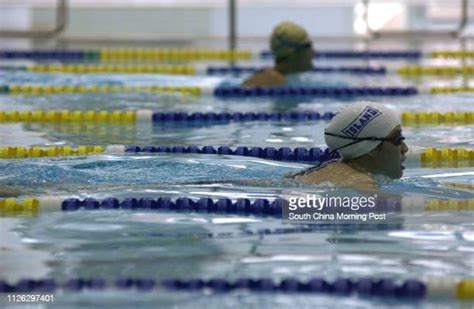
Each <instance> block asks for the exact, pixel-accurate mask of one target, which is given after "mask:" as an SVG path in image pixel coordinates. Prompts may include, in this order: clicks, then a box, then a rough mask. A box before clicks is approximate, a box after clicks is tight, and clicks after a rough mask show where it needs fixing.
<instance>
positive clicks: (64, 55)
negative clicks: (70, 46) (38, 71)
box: [0, 50, 99, 61]
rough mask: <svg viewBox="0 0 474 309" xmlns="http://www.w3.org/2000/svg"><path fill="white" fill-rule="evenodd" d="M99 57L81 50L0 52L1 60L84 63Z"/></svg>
mask: <svg viewBox="0 0 474 309" xmlns="http://www.w3.org/2000/svg"><path fill="white" fill-rule="evenodd" d="M98 57H99V54H98V52H93V51H92V52H91V51H81V50H0V59H30V60H63V61H83V60H93V59H98Z"/></svg>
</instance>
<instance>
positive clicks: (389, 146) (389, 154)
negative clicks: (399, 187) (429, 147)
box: [374, 125, 408, 179]
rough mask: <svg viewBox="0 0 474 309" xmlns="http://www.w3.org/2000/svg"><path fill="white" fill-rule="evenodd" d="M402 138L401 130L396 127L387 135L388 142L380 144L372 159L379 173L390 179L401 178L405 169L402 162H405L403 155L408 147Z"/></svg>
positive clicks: (399, 127)
mask: <svg viewBox="0 0 474 309" xmlns="http://www.w3.org/2000/svg"><path fill="white" fill-rule="evenodd" d="M402 137H403V136H402V128H401V126H400V125H398V126H396V127H395V128H394V129H393V130H392V131H391V132H390V134H389V135H387V138H389V139H390V141H384V142H382V145H381V146H380V148H379V151H377V154H376V157H375V158H374V159H375V161H374V164H375V165H376V166H377V167H378V169H379V170H380V172H381V173H382V174H384V175H386V176H388V177H390V178H392V179H398V178H400V177H402V175H403V170H404V169H405V167H404V166H403V161H405V160H406V156H405V154H406V153H407V152H408V146H407V144H405V142H404V141H403V140H402Z"/></svg>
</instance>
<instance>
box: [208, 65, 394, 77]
mask: <svg viewBox="0 0 474 309" xmlns="http://www.w3.org/2000/svg"><path fill="white" fill-rule="evenodd" d="M262 69H265V67H250V66H246V67H240V66H233V67H218V66H215V67H214V66H211V67H209V68H207V70H206V74H207V75H224V74H232V75H239V74H253V73H255V72H257V71H260V70H262ZM310 72H313V73H347V74H355V75H359V74H360V75H384V74H386V73H387V70H386V68H385V67H383V66H380V67H370V66H341V67H335V66H334V67H329V66H328V67H318V66H316V67H313V68H312V69H311V70H310Z"/></svg>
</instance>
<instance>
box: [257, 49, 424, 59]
mask: <svg viewBox="0 0 474 309" xmlns="http://www.w3.org/2000/svg"><path fill="white" fill-rule="evenodd" d="M422 56H423V54H422V52H421V51H417V50H407V51H381V50H379V51H377V50H372V51H353V50H332V51H331V50H326V51H324V50H321V51H320V50H318V51H315V52H314V55H313V57H314V58H323V59H384V60H390V59H409V60H416V59H420V58H421V57H422ZM260 57H261V58H264V59H268V58H272V57H273V56H272V53H271V52H270V51H262V52H261V53H260Z"/></svg>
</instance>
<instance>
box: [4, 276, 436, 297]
mask: <svg viewBox="0 0 474 309" xmlns="http://www.w3.org/2000/svg"><path fill="white" fill-rule="evenodd" d="M428 287H429V283H428V284H427V283H425V282H422V281H420V280H416V279H407V280H404V281H400V282H398V281H395V280H393V279H391V278H361V279H349V278H336V279H334V280H326V279H324V278H320V277H313V278H309V279H308V280H300V279H298V278H294V277H289V278H285V279H282V280H280V281H275V280H273V279H271V278H249V277H244V278H237V279H234V280H229V279H226V278H219V277H215V278H206V279H201V278H196V279H183V278H166V279H162V280H156V279H153V278H134V277H122V278H118V279H116V280H112V281H107V280H105V279H103V278H72V279H67V280H64V281H57V280H54V279H29V278H25V279H20V280H18V281H17V282H16V283H9V282H7V281H6V280H0V293H33V292H35V293H39V292H41V293H53V292H56V291H59V290H63V291H66V292H70V293H71V292H72V293H74V292H77V293H79V292H82V291H85V290H90V291H104V290H122V291H124V290H131V291H141V292H151V291H155V290H157V289H163V290H166V291H175V292H178V291H179V292H200V291H205V290H206V291H210V292H214V293H229V292H233V291H237V290H246V291H249V292H258V293H262V292H264V293H306V294H331V295H335V296H350V295H358V296H362V297H381V298H395V299H410V300H418V299H423V298H425V297H426V296H427V290H428Z"/></svg>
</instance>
